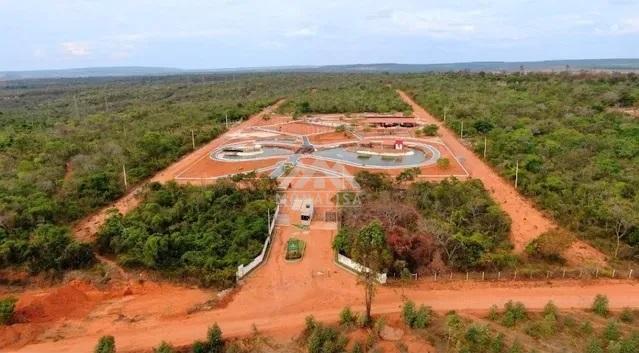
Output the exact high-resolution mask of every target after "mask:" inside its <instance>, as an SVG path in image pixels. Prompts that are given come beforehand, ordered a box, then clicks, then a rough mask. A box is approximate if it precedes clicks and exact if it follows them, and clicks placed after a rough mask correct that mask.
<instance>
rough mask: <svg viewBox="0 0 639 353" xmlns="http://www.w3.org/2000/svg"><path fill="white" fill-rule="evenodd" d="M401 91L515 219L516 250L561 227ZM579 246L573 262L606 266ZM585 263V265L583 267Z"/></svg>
mask: <svg viewBox="0 0 639 353" xmlns="http://www.w3.org/2000/svg"><path fill="white" fill-rule="evenodd" d="M397 92H398V93H399V95H400V97H401V98H402V100H403V101H404V102H406V103H407V104H408V105H410V106H411V108H412V109H413V112H414V114H415V117H416V118H417V119H418V120H419V121H421V122H424V123H428V124H436V125H437V126H439V135H440V137H441V139H442V140H443V141H444V142H445V143H446V144H447V145H448V147H449V148H450V149H451V150H452V151H453V153H454V154H455V155H456V156H457V158H458V159H460V160H463V165H464V167H466V169H467V170H468V172H469V173H470V176H471V177H473V178H477V179H480V180H481V181H482V182H483V183H484V186H485V187H486V189H487V190H489V191H490V193H491V194H492V197H493V198H494V199H495V200H496V201H497V202H498V203H499V204H500V206H501V208H502V209H503V210H504V211H505V212H506V213H508V215H509V216H510V218H511V219H512V230H511V241H512V243H513V245H514V246H515V251H517V252H521V251H523V250H524V248H525V247H526V245H527V244H528V243H529V242H530V241H531V240H533V239H535V238H537V237H538V236H539V235H540V234H542V233H544V232H546V231H548V230H550V229H552V228H555V227H557V225H556V224H554V223H553V222H552V221H551V220H550V219H548V218H547V217H546V216H545V215H544V214H543V213H541V212H540V211H539V210H537V209H536V208H535V207H534V206H533V205H532V203H531V202H530V201H529V200H526V199H525V198H524V197H523V196H521V195H520V194H519V193H518V192H517V190H516V189H515V187H514V186H513V183H512V182H510V181H506V180H504V179H503V178H502V177H501V176H500V175H499V174H497V172H496V171H495V170H493V169H492V168H491V167H490V166H489V165H488V164H487V163H486V162H484V161H483V160H481V159H480V158H479V157H478V156H477V155H475V153H473V151H471V150H470V149H469V148H467V147H466V146H464V145H463V144H462V143H461V142H460V141H459V139H458V138H457V134H456V133H455V132H453V131H451V130H450V129H448V128H447V127H446V126H445V125H444V124H443V123H442V122H441V121H440V120H439V119H436V118H435V117H433V116H432V115H431V114H430V113H428V112H427V111H426V110H425V109H424V108H422V107H421V106H420V105H419V104H417V103H416V102H415V101H414V100H413V99H412V98H411V97H409V96H408V95H407V94H406V93H405V92H403V91H400V90H398V91H397ZM576 246H577V247H578V248H579V249H581V251H580V252H573V253H574V254H575V255H581V256H583V258H582V259H572V261H574V262H580V261H583V262H595V263H605V256H604V255H603V254H601V253H600V252H599V251H597V250H596V249H594V248H593V247H591V246H589V245H587V244H585V243H582V242H579V244H578V245H576ZM584 249H585V250H584ZM583 262H582V263H581V265H583Z"/></svg>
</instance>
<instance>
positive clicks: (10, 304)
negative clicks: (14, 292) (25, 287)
mask: <svg viewBox="0 0 639 353" xmlns="http://www.w3.org/2000/svg"><path fill="white" fill-rule="evenodd" d="M17 301H18V299H16V298H13V297H8V298H3V299H0V325H7V324H9V323H11V319H12V318H13V312H14V311H15V308H16V302H17Z"/></svg>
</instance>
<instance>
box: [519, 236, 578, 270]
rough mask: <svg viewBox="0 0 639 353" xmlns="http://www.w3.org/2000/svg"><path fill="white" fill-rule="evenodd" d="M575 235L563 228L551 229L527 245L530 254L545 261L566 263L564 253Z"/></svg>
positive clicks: (527, 251)
mask: <svg viewBox="0 0 639 353" xmlns="http://www.w3.org/2000/svg"><path fill="white" fill-rule="evenodd" d="M574 240H575V237H574V236H573V235H572V234H570V233H568V232H566V231H563V230H556V229H553V230H549V231H547V232H544V233H542V234H541V235H539V236H538V237H537V238H535V239H534V240H533V241H531V242H530V243H528V245H527V246H526V253H527V254H528V256H530V257H532V258H536V259H540V260H544V261H549V262H554V263H559V264H564V263H565V262H566V260H565V259H564V258H563V253H564V251H565V250H566V249H568V247H569V246H570V244H572V242H573V241H574Z"/></svg>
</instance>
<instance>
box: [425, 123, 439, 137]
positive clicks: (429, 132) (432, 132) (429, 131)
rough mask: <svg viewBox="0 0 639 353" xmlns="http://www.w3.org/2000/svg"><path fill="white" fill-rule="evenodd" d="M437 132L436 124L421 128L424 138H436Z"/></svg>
mask: <svg viewBox="0 0 639 353" xmlns="http://www.w3.org/2000/svg"><path fill="white" fill-rule="evenodd" d="M438 130H439V126H437V124H428V125H426V126H424V127H423V128H422V132H423V133H424V135H426V136H437V131H438Z"/></svg>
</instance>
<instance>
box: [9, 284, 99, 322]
mask: <svg viewBox="0 0 639 353" xmlns="http://www.w3.org/2000/svg"><path fill="white" fill-rule="evenodd" d="M91 290H94V288H93V287H92V286H90V285H88V284H85V283H81V282H71V283H69V284H68V285H65V286H63V287H59V288H56V289H54V290H52V291H50V292H48V293H42V294H34V295H27V296H22V297H21V298H20V300H19V301H18V303H17V307H16V318H17V321H19V322H32V323H37V322H49V321H53V320H57V319H68V318H79V317H83V316H84V315H86V314H87V313H88V312H90V311H91V309H92V308H93V306H94V305H95V304H96V303H97V302H98V300H97V299H98V298H91V297H90V296H89V295H88V294H87V292H88V291H91Z"/></svg>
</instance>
